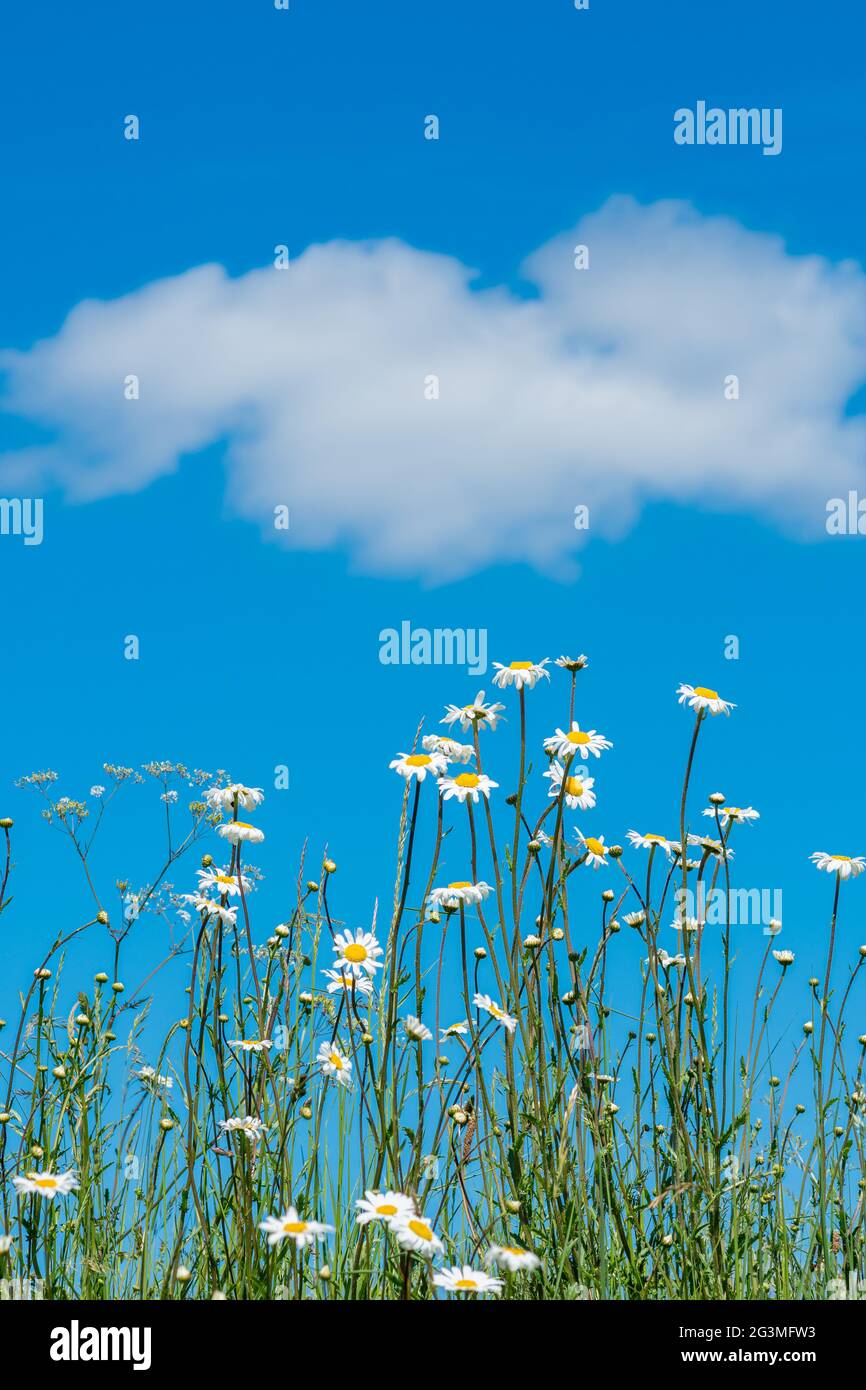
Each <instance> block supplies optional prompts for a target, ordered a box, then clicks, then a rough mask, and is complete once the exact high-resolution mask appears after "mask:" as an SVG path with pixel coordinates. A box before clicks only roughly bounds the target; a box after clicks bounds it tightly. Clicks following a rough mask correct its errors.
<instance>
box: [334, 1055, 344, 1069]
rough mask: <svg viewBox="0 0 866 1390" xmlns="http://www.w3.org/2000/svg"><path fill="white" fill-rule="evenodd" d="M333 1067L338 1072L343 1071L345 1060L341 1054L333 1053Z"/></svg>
mask: <svg viewBox="0 0 866 1390" xmlns="http://www.w3.org/2000/svg"><path fill="white" fill-rule="evenodd" d="M331 1066H332V1067H334V1068H335V1069H336V1070H337V1071H342V1070H343V1059H342V1057H341V1056H340V1054H339V1052H332V1053H331Z"/></svg>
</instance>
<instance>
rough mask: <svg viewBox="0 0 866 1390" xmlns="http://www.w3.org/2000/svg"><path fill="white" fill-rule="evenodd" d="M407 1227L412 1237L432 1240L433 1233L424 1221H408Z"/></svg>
mask: <svg viewBox="0 0 866 1390" xmlns="http://www.w3.org/2000/svg"><path fill="white" fill-rule="evenodd" d="M408 1225H409V1230H410V1231H411V1232H412V1234H413V1236H418V1237H420V1239H421V1240H432V1239H433V1232H432V1231H431V1230H430V1227H429V1226H428V1225H427V1223H426V1221H410V1222H409V1223H408Z"/></svg>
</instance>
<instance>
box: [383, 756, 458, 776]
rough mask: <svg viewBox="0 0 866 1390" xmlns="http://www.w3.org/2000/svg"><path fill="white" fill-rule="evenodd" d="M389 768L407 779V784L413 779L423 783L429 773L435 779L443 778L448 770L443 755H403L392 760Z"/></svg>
mask: <svg viewBox="0 0 866 1390" xmlns="http://www.w3.org/2000/svg"><path fill="white" fill-rule="evenodd" d="M388 766H389V767H392V768H393V769H394V771H395V772H398V773H399V774H400V776H401V777H405V778H406V781H407V782H409V781H411V779H412V778H413V777H417V778H418V781H419V782H423V781H424V778H425V777H426V776H427V773H428V772H429V773H431V774H432V776H434V777H441V776H442V773H443V772H446V771H447V769H448V764H447V762H446V760H445V757H444V755H443V754H442V753H401V754H400V755H399V757H396V758H394V759H392V761H391V762H390V763H389V764H388Z"/></svg>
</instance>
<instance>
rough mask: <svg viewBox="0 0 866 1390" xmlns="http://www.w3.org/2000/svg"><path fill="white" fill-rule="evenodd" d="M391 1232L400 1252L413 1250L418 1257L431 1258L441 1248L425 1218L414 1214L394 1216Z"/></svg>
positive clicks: (406, 1213)
mask: <svg viewBox="0 0 866 1390" xmlns="http://www.w3.org/2000/svg"><path fill="white" fill-rule="evenodd" d="M391 1230H392V1231H393V1232H394V1235H395V1236H396V1237H397V1240H398V1242H399V1245H400V1248H401V1250H414V1251H416V1253H417V1254H419V1255H427V1256H428V1257H431V1256H433V1255H436V1254H438V1253H439V1251H441V1250H442V1248H443V1246H442V1242H441V1240H440V1239H439V1237H438V1236H437V1235H436V1233H435V1232H434V1230H433V1227H432V1226H431V1225H430V1222H429V1221H428V1220H427V1218H426V1216H419V1215H417V1213H415V1212H402V1213H401V1214H400V1215H399V1216H395V1217H394V1219H393V1221H392V1223H391Z"/></svg>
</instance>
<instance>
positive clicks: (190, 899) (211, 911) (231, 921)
mask: <svg viewBox="0 0 866 1390" xmlns="http://www.w3.org/2000/svg"><path fill="white" fill-rule="evenodd" d="M183 899H184V902H187V903H192V905H193V907H194V908H195V910H196V912H206V913H207V915H208V917H218V918H219V920H220V921H221V922H222V923H223V926H226V927H233V926H234V925H235V924H236V922H237V920H238V910H237V908H236V907H223V906H222V904H221V903H219V902H217V901H216V899H215V898H208V897H205V896H204V895H203V894H201V893H184V895H183Z"/></svg>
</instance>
